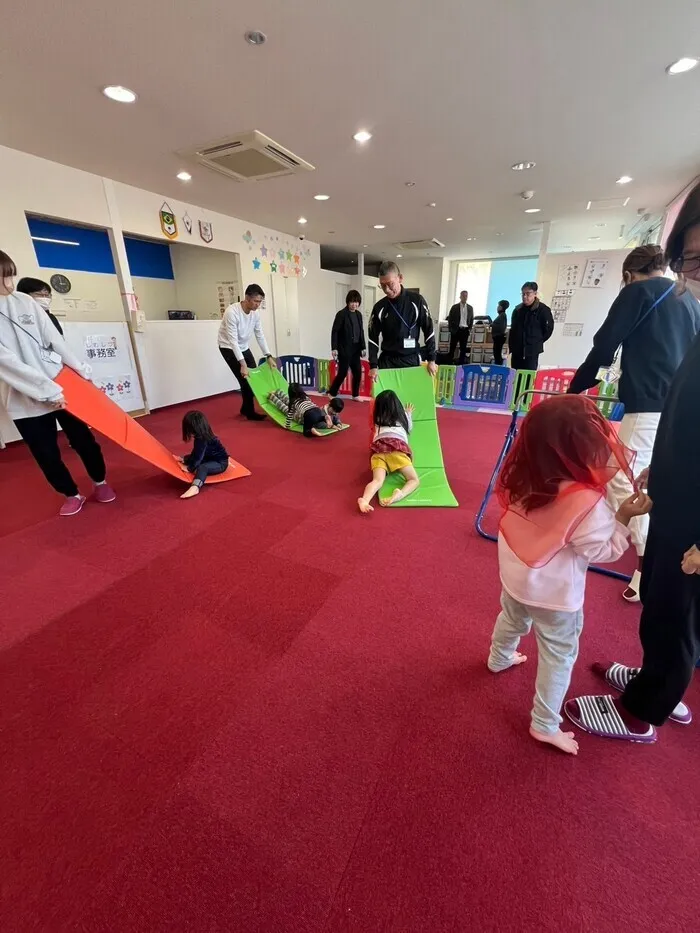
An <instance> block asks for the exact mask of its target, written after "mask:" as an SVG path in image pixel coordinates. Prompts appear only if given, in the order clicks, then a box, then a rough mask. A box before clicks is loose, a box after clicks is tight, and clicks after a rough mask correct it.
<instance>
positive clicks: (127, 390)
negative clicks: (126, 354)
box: [93, 375, 134, 402]
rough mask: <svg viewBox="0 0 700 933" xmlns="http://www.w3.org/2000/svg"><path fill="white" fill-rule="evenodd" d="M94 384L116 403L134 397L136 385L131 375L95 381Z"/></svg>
mask: <svg viewBox="0 0 700 933" xmlns="http://www.w3.org/2000/svg"><path fill="white" fill-rule="evenodd" d="M93 382H94V384H95V385H96V386H97V388H98V389H99V390H100V392H104V394H105V395H107V396H108V397H109V398H111V399H112V401H114V402H119V401H121V400H122V399H129V398H133V397H134V385H133V381H132V377H131V376H130V375H124V376H112V377H111V378H109V379H93Z"/></svg>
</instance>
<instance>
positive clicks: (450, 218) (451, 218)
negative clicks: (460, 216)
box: [445, 217, 454, 223]
mask: <svg viewBox="0 0 700 933" xmlns="http://www.w3.org/2000/svg"><path fill="white" fill-rule="evenodd" d="M445 220H446V221H447V223H449V222H450V221H451V220H454V217H445Z"/></svg>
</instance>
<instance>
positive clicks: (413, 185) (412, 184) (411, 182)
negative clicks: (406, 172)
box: [404, 181, 416, 188]
mask: <svg viewBox="0 0 700 933" xmlns="http://www.w3.org/2000/svg"><path fill="white" fill-rule="evenodd" d="M404 184H405V185H406V187H407V188H415V187H416V183H415V181H405V182H404Z"/></svg>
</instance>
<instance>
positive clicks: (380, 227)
mask: <svg viewBox="0 0 700 933" xmlns="http://www.w3.org/2000/svg"><path fill="white" fill-rule="evenodd" d="M385 227H386V224H375V225H374V229H375V230H383V229H384V228H385Z"/></svg>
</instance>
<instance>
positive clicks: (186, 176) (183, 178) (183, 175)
mask: <svg viewBox="0 0 700 933" xmlns="http://www.w3.org/2000/svg"><path fill="white" fill-rule="evenodd" d="M177 177H178V178H179V179H180V181H192V176H191V175H190V173H189V172H178V173H177Z"/></svg>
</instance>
